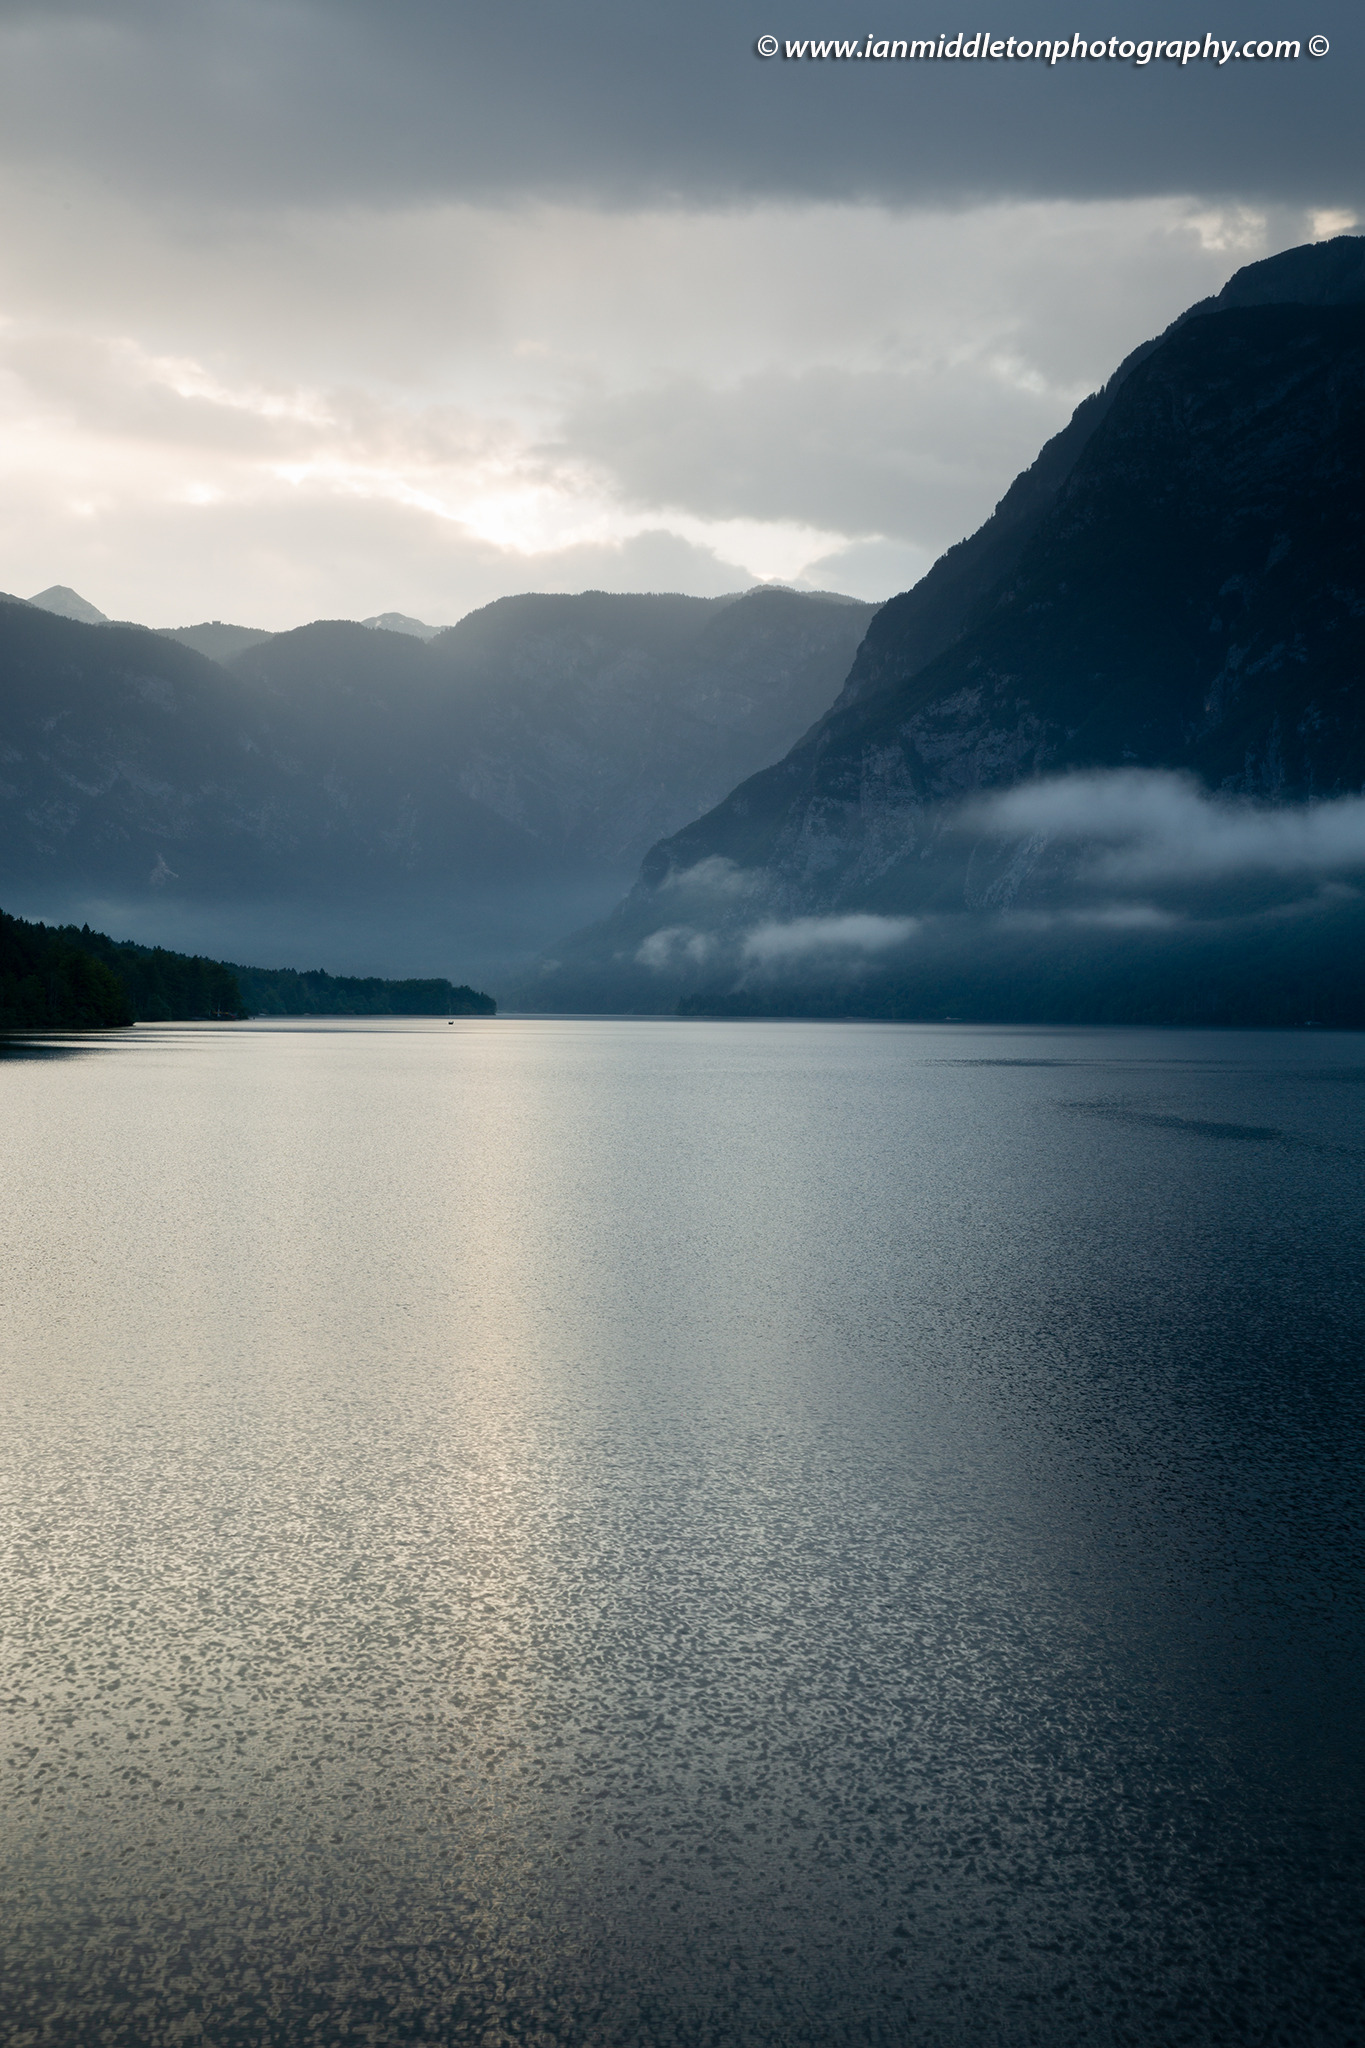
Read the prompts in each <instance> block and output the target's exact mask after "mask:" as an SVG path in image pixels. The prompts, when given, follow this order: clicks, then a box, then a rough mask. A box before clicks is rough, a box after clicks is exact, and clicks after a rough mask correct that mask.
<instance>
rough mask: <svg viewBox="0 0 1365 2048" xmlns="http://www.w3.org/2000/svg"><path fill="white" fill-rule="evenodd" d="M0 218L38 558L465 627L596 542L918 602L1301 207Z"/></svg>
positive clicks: (3, 207)
mask: <svg viewBox="0 0 1365 2048" xmlns="http://www.w3.org/2000/svg"><path fill="white" fill-rule="evenodd" d="M0 214H3V218H4V227H5V237H6V259H7V260H6V277H5V281H4V288H3V295H2V296H0V444H3V452H4V456H5V462H6V471H7V480H8V490H7V498H6V506H7V521H6V523H5V525H4V528H3V531H2V532H0V538H3V541H4V543H5V545H6V547H7V550H8V551H9V555H8V559H9V560H10V564H11V566H10V568H9V569H8V570H7V571H6V580H7V581H8V582H9V583H10V584H12V585H14V586H15V587H25V588H34V589H37V588H41V587H43V586H45V585H47V584H50V583H53V582H59V583H68V584H72V585H73V586H75V587H76V588H85V587H86V586H90V587H89V594H90V596H91V597H92V598H93V599H94V601H95V602H97V603H98V604H99V605H100V607H101V609H102V610H105V611H107V612H109V613H111V614H112V615H114V616H117V617H124V618H128V617H131V618H142V619H145V620H147V621H148V622H149V623H157V624H160V623H164V622H165V610H166V605H167V600H166V599H165V598H164V597H163V596H161V595H159V594H158V593H159V592H163V591H165V590H166V589H167V588H169V587H174V588H175V589H176V591H177V593H178V595H177V598H176V600H175V603H174V606H173V609H174V610H175V611H176V612H177V613H180V612H183V611H184V609H185V608H186V607H189V609H190V610H192V611H197V612H200V613H203V614H204V615H206V616H210V617H225V616H226V617H234V618H236V619H239V620H242V621H246V622H250V623H257V624H261V625H267V626H269V625H281V626H286V625H292V624H295V623H297V622H298V621H299V620H300V619H302V618H305V617H308V616H315V615H318V614H324V615H331V616H336V615H339V614H344V613H350V612H355V611H357V610H359V611H361V612H363V613H370V612H381V611H387V610H394V609H397V610H400V611H407V612H413V613H416V614H417V615H419V616H422V617H427V618H432V619H435V620H439V621H448V620H450V619H453V618H456V617H458V616H459V615H460V613H461V611H463V610H467V609H469V608H470V607H471V606H472V605H475V604H479V603H484V602H487V601H489V600H490V599H491V598H493V597H496V596H499V595H503V594H505V593H507V592H509V591H513V590H526V589H547V588H548V589H554V588H569V587H575V586H574V585H573V584H572V583H571V581H568V580H566V579H569V578H570V577H571V576H572V574H573V573H574V565H575V563H577V564H579V565H580V568H581V574H582V577H583V579H584V581H585V582H587V583H597V584H600V585H601V586H602V587H605V588H612V589H620V588H625V587H629V585H628V584H626V583H625V582H623V581H621V580H619V579H618V575H617V573H616V572H617V571H618V570H619V572H620V575H621V576H624V575H626V574H627V573H630V574H633V575H635V576H636V577H637V578H638V579H639V580H638V581H637V582H636V585H635V587H637V588H639V587H643V588H654V589H657V588H667V587H672V588H677V589H684V590H689V591H691V592H693V593H694V594H697V595H711V594H716V593H718V592H719V591H721V590H727V589H729V590H734V589H741V588H743V587H745V586H746V585H747V584H750V583H753V582H755V581H759V580H763V579H765V578H775V579H779V580H783V581H788V582H793V583H797V584H801V583H804V584H806V585H807V586H812V585H813V586H815V587H818V588H826V589H844V590H847V591H849V592H850V593H851V594H854V595H858V596H861V597H865V598H871V599H880V598H884V597H887V596H889V595H891V594H892V592H893V591H894V590H896V589H898V588H904V587H906V586H908V585H909V584H910V583H911V582H913V581H914V580H915V579H916V577H917V576H918V575H920V574H921V573H923V571H924V569H925V568H927V566H928V564H929V562H930V561H931V560H932V559H933V557H934V556H935V555H936V554H938V553H939V552H940V551H941V550H942V549H943V548H944V547H947V546H950V545H951V544H952V543H953V542H954V541H955V540H957V539H958V538H960V537H961V535H962V533H963V532H966V531H968V530H970V529H971V528H972V527H973V526H975V525H976V524H977V523H978V522H979V520H980V519H982V518H984V517H985V516H986V515H987V514H988V513H989V511H990V509H991V507H992V505H993V504H994V503H995V501H996V499H997V498H998V497H999V495H1000V493H1001V491H1002V490H1003V489H1004V487H1005V486H1006V484H1007V483H1008V482H1009V480H1010V478H1011V476H1012V475H1013V473H1014V472H1015V471H1016V470H1017V469H1019V468H1021V467H1023V466H1025V465H1026V464H1027V463H1028V462H1030V461H1031V460H1032V458H1033V456H1034V455H1035V454H1036V452H1037V448H1038V445H1039V443H1040V442H1041V441H1042V440H1043V439H1044V438H1045V437H1046V436H1047V434H1049V433H1051V432H1052V431H1054V430H1055V429H1056V428H1057V427H1059V426H1060V425H1062V424H1063V422H1064V421H1065V419H1066V418H1067V417H1068V415H1069V413H1070V410H1071V408H1072V406H1073V404H1074V403H1075V401H1076V399H1077V398H1078V397H1080V396H1081V395H1083V393H1084V392H1085V391H1086V390H1089V389H1090V388H1092V387H1093V386H1094V385H1096V384H1098V383H1100V382H1102V381H1103V380H1104V378H1105V377H1106V376H1107V375H1108V374H1109V372H1110V370H1111V369H1112V368H1113V365H1114V363H1115V362H1116V361H1117V360H1118V359H1119V357H1121V356H1122V355H1123V354H1124V353H1125V352H1126V351H1127V349H1128V348H1129V347H1130V346H1131V345H1132V343H1133V341H1134V339H1135V338H1137V337H1139V336H1142V335H1146V334H1149V333H1152V332H1154V331H1156V330H1158V329H1159V328H1160V327H1161V326H1163V325H1164V324H1165V322H1166V321H1167V320H1169V319H1170V318H1171V317H1172V316H1173V315H1174V314H1175V313H1176V312H1178V311H1179V310H1180V309H1181V307H1182V306H1184V305H1186V304H1188V303H1189V302H1190V301H1191V300H1193V299H1197V298H1199V297H1200V296H1202V295H1203V294H1205V293H1207V292H1209V291H1212V290H1216V289H1217V288H1218V286H1219V285H1220V284H1221V283H1222V282H1223V280H1224V279H1225V277H1226V275H1227V272H1228V270H1229V269H1230V268H1231V267H1232V264H1233V262H1234V261H1237V260H1242V258H1243V257H1244V256H1245V255H1246V254H1248V253H1250V254H1259V253H1261V252H1262V250H1263V249H1264V248H1265V247H1266V246H1267V238H1268V237H1269V238H1271V239H1274V237H1275V236H1276V235H1279V234H1281V233H1282V232H1283V235H1284V237H1285V238H1286V239H1289V240H1293V239H1295V237H1296V236H1298V235H1300V234H1301V233H1302V223H1301V222H1299V223H1295V222H1287V223H1281V224H1280V226H1279V227H1275V226H1274V225H1273V224H1268V223H1267V221H1266V220H1265V219H1261V218H1258V221H1257V223H1256V224H1255V225H1254V226H1253V227H1248V225H1247V222H1246V220H1245V219H1244V217H1243V216H1242V215H1240V214H1239V215H1238V217H1237V222H1236V223H1235V224H1234V225H1235V226H1236V231H1237V233H1238V234H1239V235H1241V236H1242V237H1243V240H1245V238H1246V236H1247V235H1250V236H1251V237H1252V245H1250V246H1249V247H1247V248H1243V247H1241V246H1239V247H1238V249H1237V250H1236V252H1235V254H1230V253H1229V251H1228V250H1227V249H1225V248H1223V247H1222V246H1221V244H1220V234H1219V231H1218V221H1219V220H1220V219H1221V218H1222V216H1219V215H1217V214H1216V213H1209V212H1208V211H1207V210H1206V211H1205V212H1204V213H1201V214H1197V215H1196V214H1192V213H1191V209H1190V207H1189V205H1188V204H1186V203H1183V202H1182V203H1180V204H1172V203H1169V202H1164V201H1163V202H1127V203H1123V204H1100V205H1084V206H1077V205H1072V204H1047V205H1041V204H1035V205H1029V206H1019V205H1010V206H998V207H992V208H983V209H978V210H976V211H973V212H972V213H970V214H956V215H952V216H948V215H931V214H924V213H895V212H893V211H891V210H889V209H886V208H881V207H875V206H861V207H853V206H830V205H822V206H816V207H778V206H774V205H764V206H754V207H750V208H744V209H737V210H735V211H733V212H729V213H709V214H701V213H686V212H683V211H682V210H680V209H673V210H669V211H658V210H656V211H654V212H637V213H624V212H620V213H604V212H593V211H592V210H590V209H588V208H586V207H583V206H581V205H580V206H570V205H556V206H531V205H525V206H518V207H506V208H501V209H494V208H491V207H489V208H479V207H475V206H471V205H468V204H459V205H449V204H444V203H443V204H440V205H431V206H428V207H425V208H421V207H410V208H407V209H406V210H402V211H389V212H385V211H383V210H381V209H378V208H376V207H373V206H370V207H351V208H348V209H341V210H334V211H325V210H314V211H301V210H298V209H294V210H282V211H278V212H275V213H269V212H266V211H262V212H259V213H254V214H253V213H243V214H240V215H233V216H232V217H230V218H228V217H216V218H214V219H212V220H206V221H204V222H201V223H199V224H197V227H196V231H195V232H194V233H193V234H191V233H189V232H187V231H184V230H182V229H181V228H180V227H179V226H177V224H176V223H175V222H174V221H173V220H168V219H166V218H165V217H163V216H162V215H161V214H159V213H158V212H156V211H155V210H154V209H151V208H141V209H139V208H138V207H137V206H136V205H135V204H134V203H133V202H132V201H131V200H130V199H129V198H128V197H127V196H126V195H120V194H119V193H117V192H112V191H109V190H94V189H92V188H90V187H88V186H85V185H81V184H80V183H79V182H76V183H69V184H65V185H64V184H63V183H62V182H61V181H56V182H54V183H52V184H50V185H48V184H44V185H42V186H40V187H39V188H37V189H34V188H33V187H32V185H31V184H29V183H26V182H25V181H24V180H23V179H22V178H21V177H20V176H19V175H18V174H17V173H13V172H12V173H11V174H10V177H9V182H8V185H7V186H6V185H5V183H4V181H3V179H0ZM1258 237H1259V240H1258V239H1257V238H1258ZM186 508H190V509H192V510H193V513H194V517H193V518H192V519H187V518H186V517H185V516H184V514H185V510H186ZM877 535H883V536H890V537H881V538H877V537H874V536H877ZM857 536H861V538H858V537H857ZM357 577H358V578H359V582H358V583H357V580H356V579H357ZM576 587H580V588H581V587H583V586H582V584H581V583H580V584H579V585H577V586H576ZM194 592H198V593H199V594H198V595H197V596H196V595H192V593H194Z"/></svg>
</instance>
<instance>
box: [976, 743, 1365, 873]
mask: <svg viewBox="0 0 1365 2048" xmlns="http://www.w3.org/2000/svg"><path fill="white" fill-rule="evenodd" d="M961 823H962V825H963V826H964V827H965V828H966V829H968V830H974V831H980V832H984V833H989V834H991V835H993V836H996V837H998V838H1002V839H1021V840H1034V841H1036V842H1038V844H1039V846H1040V847H1041V846H1042V845H1043V844H1053V843H1061V844H1068V843H1069V844H1073V845H1076V846H1078V847H1080V848H1081V849H1082V850H1083V856H1084V860H1085V862H1086V865H1087V867H1088V869H1089V871H1090V873H1091V875H1092V876H1093V878H1094V879H1095V880H1096V881H1099V882H1101V883H1106V884H1110V885H1123V884H1137V885H1141V884H1143V883H1148V882H1151V883H1159V882H1165V881H1175V882H1180V881H1189V882H1199V881H1224V880H1232V879H1234V878H1236V877H1239V876H1255V875H1264V876H1313V875H1333V874H1341V873H1344V872H1349V871H1351V870H1353V869H1357V868H1365V797H1362V796H1341V797H1334V798H1330V799H1327V800H1324V801H1322V802H1319V803H1313V804H1295V805H1274V804H1263V803H1255V802H1252V801H1250V800H1249V799H1244V798H1243V799H1238V798H1230V797H1222V796H1209V795H1207V794H1206V793H1205V792H1204V791H1202V790H1201V789H1200V787H1199V785H1198V784H1197V783H1196V782H1194V781H1193V780H1192V779H1191V778H1189V777H1187V776H1184V775H1178V774H1173V773H1169V772H1166V771H1163V770H1159V769H1140V768H1123V769H1115V770H1113V771H1111V772H1108V773H1098V774H1081V775H1067V776H1061V777H1059V778H1057V779H1056V780H1054V781H1048V782H1033V783H1025V784H1021V785H1020V786H1019V787H1017V788H1015V789H1011V790H1008V791H1005V792H1004V793H1002V794H1000V795H997V796H992V797H989V798H986V799H984V800H982V801H980V802H977V803H974V804H971V805H969V806H967V807H966V808H965V810H964V811H963V813H962V814H961Z"/></svg>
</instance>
